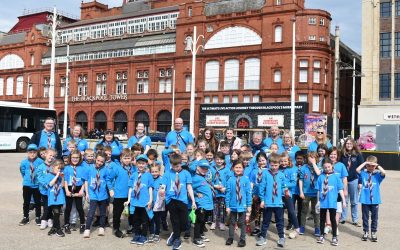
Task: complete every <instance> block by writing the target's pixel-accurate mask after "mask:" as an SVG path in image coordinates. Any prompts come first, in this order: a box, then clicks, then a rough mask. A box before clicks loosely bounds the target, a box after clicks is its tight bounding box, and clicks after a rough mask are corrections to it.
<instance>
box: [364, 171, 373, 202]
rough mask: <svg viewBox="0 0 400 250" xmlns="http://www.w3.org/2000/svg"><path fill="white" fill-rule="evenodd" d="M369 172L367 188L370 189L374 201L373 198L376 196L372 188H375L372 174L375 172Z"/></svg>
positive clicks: (370, 196)
mask: <svg viewBox="0 0 400 250" xmlns="http://www.w3.org/2000/svg"><path fill="white" fill-rule="evenodd" d="M367 173H368V181H367V184H366V185H365V186H366V188H368V189H369V199H370V200H371V202H372V199H373V198H374V196H373V194H372V188H373V184H372V175H373V173H370V172H367Z"/></svg>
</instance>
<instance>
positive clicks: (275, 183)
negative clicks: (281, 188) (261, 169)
mask: <svg viewBox="0 0 400 250" xmlns="http://www.w3.org/2000/svg"><path fill="white" fill-rule="evenodd" d="M268 171H269V173H270V174H271V175H272V177H273V178H274V184H273V185H272V203H274V201H275V196H276V197H278V183H277V182H276V175H277V174H278V172H276V173H274V172H272V171H271V170H268Z"/></svg>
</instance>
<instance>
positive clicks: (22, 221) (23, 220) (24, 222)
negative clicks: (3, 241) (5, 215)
mask: <svg viewBox="0 0 400 250" xmlns="http://www.w3.org/2000/svg"><path fill="white" fill-rule="evenodd" d="M26 224H29V218H27V217H24V218H23V219H22V220H21V221H20V222H19V225H20V226H25V225H26Z"/></svg>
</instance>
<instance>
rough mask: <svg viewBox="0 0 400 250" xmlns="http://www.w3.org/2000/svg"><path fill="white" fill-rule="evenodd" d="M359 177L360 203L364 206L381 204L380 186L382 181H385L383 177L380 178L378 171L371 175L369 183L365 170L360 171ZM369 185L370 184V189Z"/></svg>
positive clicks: (367, 173) (368, 174)
mask: <svg viewBox="0 0 400 250" xmlns="http://www.w3.org/2000/svg"><path fill="white" fill-rule="evenodd" d="M359 176H360V177H359V179H360V181H361V185H362V187H361V192H360V203H361V204H365V205H371V204H374V205H375V204H376V205H377V204H381V203H382V201H381V193H380V185H381V182H382V181H383V179H385V176H382V175H381V173H380V171H377V172H375V173H373V174H372V175H371V181H370V182H369V176H370V173H369V172H368V171H367V170H366V169H365V170H363V171H361V173H360V174H359ZM359 183H360V182H359ZM370 184H372V189H371V187H370Z"/></svg>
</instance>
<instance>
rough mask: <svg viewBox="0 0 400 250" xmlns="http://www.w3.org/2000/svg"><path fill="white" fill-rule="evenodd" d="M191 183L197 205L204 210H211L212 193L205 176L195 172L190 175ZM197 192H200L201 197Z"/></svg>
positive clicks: (212, 206)
mask: <svg viewBox="0 0 400 250" xmlns="http://www.w3.org/2000/svg"><path fill="white" fill-rule="evenodd" d="M192 183H193V184H192V186H193V192H194V199H195V201H196V205H197V207H198V208H203V209H205V210H213V209H214V203H213V193H212V190H211V187H210V185H209V183H208V182H207V180H206V178H205V176H202V175H200V174H198V173H196V174H195V175H193V176H192ZM199 194H201V197H199Z"/></svg>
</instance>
